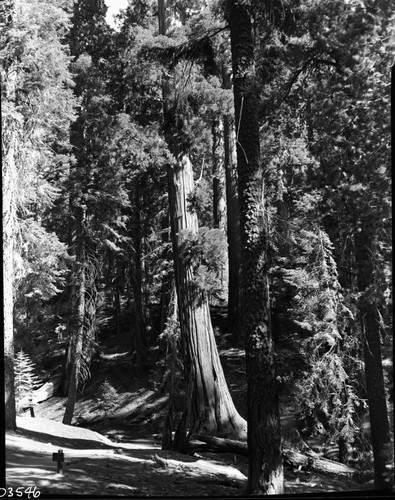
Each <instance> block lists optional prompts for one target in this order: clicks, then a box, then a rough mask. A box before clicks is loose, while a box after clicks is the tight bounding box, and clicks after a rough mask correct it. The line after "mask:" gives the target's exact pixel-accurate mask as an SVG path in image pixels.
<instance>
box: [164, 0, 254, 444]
mask: <svg viewBox="0 0 395 500" xmlns="http://www.w3.org/2000/svg"><path fill="white" fill-rule="evenodd" d="M158 6H159V9H158V10H159V26H160V29H161V34H163V35H164V34H166V23H165V19H164V18H163V16H164V15H165V2H164V0H159V2H158ZM163 99H164V122H165V123H164V125H165V131H166V139H167V141H168V146H169V149H170V151H171V153H172V154H173V156H174V158H175V162H174V164H173V165H169V166H168V190H169V206H170V223H171V238H172V245H173V256H174V269H175V282H176V291H177V301H178V312H179V321H180V328H181V343H182V347H183V357H184V369H185V377H186V381H187V392H186V409H185V411H184V415H183V419H182V424H181V426H180V427H179V429H178V432H177V439H176V441H177V444H176V446H177V447H180V448H183V447H184V446H185V445H186V443H187V440H188V436H189V434H190V433H191V432H197V431H198V432H203V433H207V434H216V435H219V436H223V437H231V438H235V439H243V438H245V436H246V422H245V420H244V419H243V418H242V417H241V416H240V415H239V414H238V412H237V410H236V408H235V406H234V404H233V401H232V398H231V396H230V393H229V389H228V386H227V383H226V381H225V377H224V373H223V370H222V366H221V362H220V359H219V355H218V350H217V346H216V344H215V338H214V332H213V329H212V324H211V318H210V311H209V304H208V299H207V295H206V294H205V293H204V292H202V291H197V290H196V289H195V287H194V286H193V278H194V276H193V269H192V266H191V265H190V264H188V263H187V262H185V261H184V259H183V258H182V255H181V251H180V249H181V245H182V243H183V242H184V239H185V238H186V237H187V235H188V233H194V234H196V233H197V231H198V220H197V215H196V212H195V211H193V210H192V209H191V207H190V206H189V203H188V199H189V197H190V196H191V195H192V194H193V192H194V180H193V171H192V165H191V161H190V158H189V156H188V145H187V144H186V143H185V142H186V141H185V138H184V135H183V117H181V116H179V115H176V113H175V111H174V110H171V109H170V105H169V102H168V101H169V100H170V86H169V81H168V79H167V77H164V80H163Z"/></svg>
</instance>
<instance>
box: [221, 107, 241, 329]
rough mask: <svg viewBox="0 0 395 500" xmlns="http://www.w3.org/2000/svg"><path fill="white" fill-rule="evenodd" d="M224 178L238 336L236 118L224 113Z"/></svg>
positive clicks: (232, 324)
mask: <svg viewBox="0 0 395 500" xmlns="http://www.w3.org/2000/svg"><path fill="white" fill-rule="evenodd" d="M224 147H225V181H226V206H227V238H228V276H229V281H228V321H227V323H228V325H227V326H228V329H229V330H230V331H232V332H233V334H234V336H235V337H236V338H241V307H240V297H241V291H240V279H241V277H240V270H241V240H240V207H239V198H238V194H237V171H236V161H235V158H234V157H235V142H234V127H233V120H232V119H231V117H230V116H224Z"/></svg>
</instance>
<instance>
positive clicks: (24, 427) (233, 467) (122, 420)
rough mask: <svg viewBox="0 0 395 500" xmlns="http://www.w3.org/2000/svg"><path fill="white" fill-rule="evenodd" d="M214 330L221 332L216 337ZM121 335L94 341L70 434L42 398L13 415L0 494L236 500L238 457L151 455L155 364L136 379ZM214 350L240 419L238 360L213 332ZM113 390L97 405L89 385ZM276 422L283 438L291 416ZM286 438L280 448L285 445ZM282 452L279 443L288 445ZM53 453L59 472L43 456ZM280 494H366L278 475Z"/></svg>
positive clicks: (322, 480) (157, 415) (302, 473)
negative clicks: (6, 490)
mask: <svg viewBox="0 0 395 500" xmlns="http://www.w3.org/2000/svg"><path fill="white" fill-rule="evenodd" d="M222 331H223V330H222ZM129 343H130V339H129V340H128V336H125V335H124V334H122V335H116V334H113V333H110V334H109V335H108V337H104V338H103V339H102V342H101V353H100V357H99V358H98V359H97V360H95V362H94V363H93V364H92V367H91V372H92V377H91V380H90V381H89V382H88V384H87V386H86V387H85V389H84V391H83V392H82V394H80V395H79V398H78V400H77V403H76V407H75V413H74V415H75V417H74V419H73V426H66V425H63V424H61V421H62V417H63V414H64V410H65V404H66V398H64V397H51V398H50V399H48V400H47V401H44V402H42V403H40V404H38V405H37V406H36V407H35V415H36V418H31V417H30V416H29V412H27V413H26V414H24V415H23V416H20V417H18V419H17V425H18V429H17V432H10V433H7V435H6V462H7V463H6V478H7V487H12V488H14V489H15V488H18V487H28V486H33V487H34V486H36V487H37V491H40V493H41V495H40V496H41V497H45V496H46V495H57V497H58V498H59V496H60V498H63V496H64V495H74V496H75V497H81V498H83V497H85V496H86V495H94V496H97V497H101V496H106V497H107V498H116V497H128V498H134V497H146V496H147V497H171V498H174V497H191V496H194V497H222V498H228V497H238V498H240V497H244V496H245V495H246V486H247V475H248V459H247V457H244V456H241V455H234V454H230V453H209V452H199V453H195V455H194V456H187V455H181V454H179V453H176V452H172V451H164V450H161V442H160V432H161V426H162V424H163V419H164V416H165V413H166V403H167V396H166V394H164V393H162V392H161V391H159V390H158V389H157V386H156V384H155V380H156V378H157V377H156V376H155V363H152V364H151V367H148V369H147V370H146V371H145V373H144V374H143V375H140V376H137V375H136V374H135V373H133V369H131V367H133V358H132V354H131V346H130V345H129ZM217 343H218V346H219V352H220V356H221V360H222V364H223V367H224V371H225V374H226V378H227V382H228V385H229V389H230V392H231V394H232V397H233V400H234V402H235V405H236V407H237V409H238V411H239V413H240V414H241V415H242V416H243V417H246V380H245V366H244V353H243V350H242V349H241V348H237V347H235V346H234V345H233V346H230V345H229V344H228V342H227V341H226V336H224V335H223V333H221V331H217ZM104 380H107V381H109V382H110V383H111V384H112V386H113V387H114V388H115V389H116V391H117V392H116V394H115V395H114V396H113V401H112V402H113V407H112V408H111V409H109V410H108V411H103V408H102V407H101V406H100V404H98V401H97V391H98V387H99V385H100V384H101V383H102V382H103V381H104ZM282 424H283V426H284V428H283V431H284V435H286V432H285V431H287V432H288V434H290V435H291V438H292V429H293V428H292V425H293V414H292V408H289V407H288V406H287V405H286V404H285V405H283V407H282ZM291 438H288V441H289V439H291ZM289 444H292V443H290V442H288V445H289ZM59 449H62V450H63V452H64V457H65V462H64V464H63V474H58V473H57V464H56V463H55V462H53V461H52V454H53V453H55V452H57V451H58V450H59ZM285 487H286V493H287V494H306V493H309V494H315V495H321V494H322V493H327V492H337V493H340V492H341V493H347V494H350V493H352V492H361V493H362V492H368V490H371V489H372V482H371V481H368V482H367V481H366V480H365V481H364V482H360V481H358V480H357V479H355V478H351V477H344V476H343V477H340V476H339V477H338V476H335V475H329V474H326V475H325V474H318V473H316V472H314V471H312V470H303V469H301V470H299V469H297V468H294V469H292V468H290V467H289V466H288V467H286V468H285Z"/></svg>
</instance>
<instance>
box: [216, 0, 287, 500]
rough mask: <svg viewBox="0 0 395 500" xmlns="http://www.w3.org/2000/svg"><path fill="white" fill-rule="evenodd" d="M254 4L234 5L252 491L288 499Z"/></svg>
mask: <svg viewBox="0 0 395 500" xmlns="http://www.w3.org/2000/svg"><path fill="white" fill-rule="evenodd" d="M248 4H249V2H238V1H237V0H230V1H229V2H228V4H227V6H226V7H227V17H228V20H229V25H230V32H231V46H232V66H233V89H234V99H235V123H236V141H237V171H238V179H239V197H240V223H241V224H240V225H241V246H242V280H241V286H242V311H243V316H242V321H243V332H244V335H245V346H246V363H247V383H248V396H247V397H248V449H249V459H250V462H249V464H250V467H249V491H250V493H252V494H278V493H282V492H283V489H284V485H283V481H284V479H283V465H282V446H281V432H280V418H279V401H278V394H277V391H276V372H275V366H274V352H273V340H272V332H271V320H270V305H269V287H268V274H267V273H268V258H267V245H268V241H267V227H266V216H265V205H264V193H263V170H262V166H261V164H260V152H259V122H258V95H257V90H256V81H255V62H254V45H253V37H252V25H251V13H250V10H249V5H248Z"/></svg>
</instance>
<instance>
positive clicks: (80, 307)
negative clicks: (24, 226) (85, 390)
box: [62, 207, 86, 425]
mask: <svg viewBox="0 0 395 500" xmlns="http://www.w3.org/2000/svg"><path fill="white" fill-rule="evenodd" d="M76 219H77V220H76V224H77V235H76V246H77V249H76V258H77V262H76V264H77V266H78V267H77V273H76V282H77V283H78V285H77V297H76V300H77V321H76V330H75V332H73V334H72V336H71V341H70V355H71V361H72V364H71V372H70V380H69V390H68V397H67V402H66V410H65V414H64V416H63V421H62V422H63V423H64V424H67V425H70V424H71V421H72V419H73V415H74V407H75V402H76V400H77V390H78V381H79V375H80V368H81V356H82V349H83V341H84V333H85V291H86V290H85V289H86V286H85V282H86V255H85V244H84V236H83V225H84V220H85V215H84V208H82V207H79V208H78V209H77V217H76Z"/></svg>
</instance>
